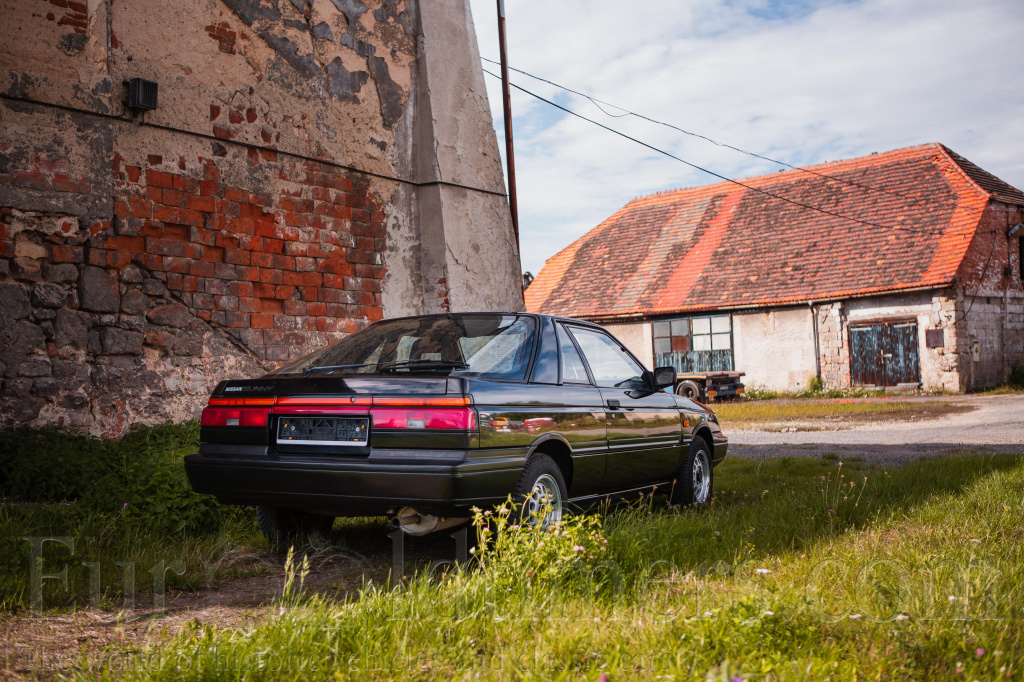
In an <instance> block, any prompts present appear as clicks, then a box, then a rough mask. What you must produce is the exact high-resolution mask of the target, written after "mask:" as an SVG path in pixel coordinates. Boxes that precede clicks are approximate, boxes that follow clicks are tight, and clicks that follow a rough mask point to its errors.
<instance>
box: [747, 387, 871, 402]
mask: <svg viewBox="0 0 1024 682" xmlns="http://www.w3.org/2000/svg"><path fill="white" fill-rule="evenodd" d="M884 395H885V391H884V390H881V389H873V388H823V387H820V386H819V387H814V386H809V387H808V388H805V389H804V390H802V391H773V390H770V389H767V388H760V387H758V386H747V387H746V390H745V391H744V393H743V400H745V401H746V400H772V399H774V398H819V399H820V398H875V397H879V396H884Z"/></svg>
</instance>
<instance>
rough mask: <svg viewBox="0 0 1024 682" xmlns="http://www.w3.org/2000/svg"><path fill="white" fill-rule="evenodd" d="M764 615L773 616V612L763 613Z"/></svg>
mask: <svg viewBox="0 0 1024 682" xmlns="http://www.w3.org/2000/svg"><path fill="white" fill-rule="evenodd" d="M764 615H766V616H774V615H775V612H774V611H765V612H764Z"/></svg>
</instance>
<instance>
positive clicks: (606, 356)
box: [572, 327, 647, 389]
mask: <svg viewBox="0 0 1024 682" xmlns="http://www.w3.org/2000/svg"><path fill="white" fill-rule="evenodd" d="M572 335H573V338H575V339H576V341H577V343H579V345H580V349H581V350H582V351H583V356H584V357H585V358H586V359H587V364H588V365H590V371H591V372H592V373H593V375H594V381H595V382H596V383H597V385H598V386H600V387H601V388H625V389H646V388H647V382H646V381H645V380H644V370H643V368H642V367H641V366H640V365H639V364H637V362H636V361H635V360H634V359H633V358H631V357H630V356H629V355H628V354H627V353H625V352H624V351H623V350H622V348H621V347H620V346H619V344H618V342H616V341H615V340H613V339H612V338H611V337H610V336H608V335H607V334H602V333H601V332H598V331H594V330H592V329H583V328H582V327H573V329H572Z"/></svg>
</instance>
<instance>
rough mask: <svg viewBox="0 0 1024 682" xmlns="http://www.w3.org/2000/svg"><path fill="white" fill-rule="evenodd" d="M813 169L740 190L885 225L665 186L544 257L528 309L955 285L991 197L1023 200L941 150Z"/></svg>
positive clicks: (722, 301) (734, 190)
mask: <svg viewBox="0 0 1024 682" xmlns="http://www.w3.org/2000/svg"><path fill="white" fill-rule="evenodd" d="M809 170H813V171H814V172H815V173H820V174H822V175H827V176H830V177H821V176H820V175H813V174H809V173H805V172H801V171H798V170H792V171H785V172H780V173H774V174H771V175H765V176H761V177H757V178H752V179H749V180H744V181H743V182H744V184H747V185H750V186H752V187H756V188H758V189H761V190H765V191H768V192H771V193H773V194H777V195H780V196H783V197H786V198H788V199H792V200H794V201H799V202H801V203H804V204H809V205H811V206H816V207H819V208H822V209H825V210H828V211H832V212H834V213H837V214H840V215H842V216H851V217H855V218H858V219H860V220H863V221H865V222H868V223H874V224H875V225H877V226H872V225H865V224H863V223H858V222H854V221H851V220H846V219H843V218H836V217H832V216H829V215H825V214H823V213H819V212H818V211H813V210H808V209H805V208H801V207H799V206H794V205H793V204H790V203H786V202H784V201H780V200H778V199H775V198H773V197H769V196H766V195H764V194H761V193H759V192H755V191H752V190H749V189H745V188H743V187H739V186H737V185H734V184H731V183H724V182H723V183H719V184H715V185H707V186H704V187H692V188H686V189H679V190H672V191H668V192H659V193H657V194H652V195H650V196H646V197H640V198H637V199H634V200H633V201H631V202H629V203H628V204H626V205H625V206H624V207H623V208H621V209H620V210H619V211H618V212H617V213H615V215H613V216H611V217H610V218H608V219H607V220H605V221H604V222H603V223H601V224H600V225H598V226H597V227H595V228H594V229H593V230H591V231H590V232H588V233H587V234H585V235H584V236H583V237H581V238H580V239H578V240H576V241H575V242H574V243H572V244H570V245H569V246H568V247H566V248H565V249H564V250H562V251H561V252H560V253H558V254H557V255H555V256H553V257H552V258H550V259H548V261H547V263H546V264H545V266H544V268H543V269H542V270H541V271H540V274H539V275H538V276H537V279H536V280H535V281H534V282H533V284H531V285H530V287H529V288H528V289H527V290H526V307H527V309H528V310H530V311H533V312H542V313H555V314H559V315H567V316H572V317H589V318H604V317H619V316H628V315H642V316H647V315H659V314H666V313H676V312H685V311H697V310H710V309H715V308H728V307H737V306H773V305H784V304H788V303H802V302H805V301H809V300H825V299H838V298H846V297H851V296H862V295H870V294H872V293H884V292H890V291H899V290H905V289H916V288H920V287H932V286H935V287H941V286H947V285H949V284H951V283H952V282H953V279H954V276H955V275H956V272H957V269H958V268H959V266H960V263H961V261H962V260H963V257H964V255H965V253H966V252H967V247H968V245H969V244H970V243H971V239H972V237H973V235H974V232H975V230H976V229H977V227H978V223H979V221H980V219H981V216H982V213H983V211H984V210H985V207H986V206H987V204H988V201H989V198H990V197H993V198H996V199H999V200H1002V201H1008V202H1011V203H1019V204H1022V205H1024V193H1022V192H1021V191H1020V190H1018V189H1016V188H1014V187H1012V186H1010V185H1008V184H1006V183H1005V182H1003V181H1002V180H999V179H998V178H996V177H995V176H993V175H991V174H989V173H987V172H985V171H983V170H982V169H980V168H978V167H977V166H975V165H974V164H972V163H971V162H969V161H967V160H966V159H963V158H962V157H960V156H958V155H956V154H954V153H953V152H952V151H950V150H949V149H947V148H946V147H944V146H942V145H940V144H927V145H922V146H919V147H911V148H908V149H899V150H896V151H892V152H886V153H882V154H872V155H871V156H866V157H863V158H859V159H851V160H847V161H838V162H834V163H827V164H823V165H820V166H812V167H810V168H809ZM830 178H838V179H839V180H842V181H843V182H840V181H838V180H835V179H830ZM851 183H856V184H851ZM857 185H860V186H857ZM865 187H867V188H872V189H865ZM873 190H882V191H873Z"/></svg>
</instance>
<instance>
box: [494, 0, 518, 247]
mask: <svg viewBox="0 0 1024 682" xmlns="http://www.w3.org/2000/svg"><path fill="white" fill-rule="evenodd" d="M498 50H499V52H501V100H502V106H503V108H504V112H505V165H506V166H507V167H508V205H509V208H510V209H511V211H512V230H513V231H514V232H515V235H516V251H519V250H520V249H519V209H518V208H517V207H516V162H515V156H514V154H513V153H512V96H511V94H510V92H509V86H508V55H507V53H506V50H505V0H498Z"/></svg>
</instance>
